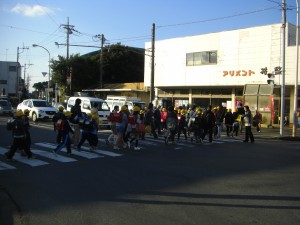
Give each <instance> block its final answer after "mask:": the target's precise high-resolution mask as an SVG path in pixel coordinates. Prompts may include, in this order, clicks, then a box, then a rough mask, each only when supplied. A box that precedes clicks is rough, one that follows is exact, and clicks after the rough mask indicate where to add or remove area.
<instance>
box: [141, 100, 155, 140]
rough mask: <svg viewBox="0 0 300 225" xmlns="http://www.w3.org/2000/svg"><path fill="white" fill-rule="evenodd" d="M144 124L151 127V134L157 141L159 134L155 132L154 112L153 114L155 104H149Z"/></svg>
mask: <svg viewBox="0 0 300 225" xmlns="http://www.w3.org/2000/svg"><path fill="white" fill-rule="evenodd" d="M144 123H145V126H148V125H150V126H151V132H152V134H153V137H154V138H155V139H157V138H158V137H157V134H156V132H155V124H154V112H153V104H152V103H149V105H148V108H147V111H146V113H145V118H144Z"/></svg>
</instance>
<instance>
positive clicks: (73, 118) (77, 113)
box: [70, 98, 82, 146]
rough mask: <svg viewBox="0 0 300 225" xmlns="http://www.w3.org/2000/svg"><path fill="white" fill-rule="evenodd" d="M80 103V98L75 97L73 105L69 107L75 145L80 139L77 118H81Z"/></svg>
mask: <svg viewBox="0 0 300 225" xmlns="http://www.w3.org/2000/svg"><path fill="white" fill-rule="evenodd" d="M80 104H81V99H79V98H77V99H76V100H75V105H74V106H72V108H71V113H72V116H71V118H70V122H71V123H72V124H73V129H74V139H73V144H74V145H75V146H77V145H78V143H79V141H80V129H79V118H82V113H81V105H80Z"/></svg>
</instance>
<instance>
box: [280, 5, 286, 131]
mask: <svg viewBox="0 0 300 225" xmlns="http://www.w3.org/2000/svg"><path fill="white" fill-rule="evenodd" d="M281 21H282V26H281V29H282V32H281V34H282V39H281V40H282V44H281V46H282V73H281V108H280V136H283V128H284V106H285V30H286V1H285V0H282V18H281Z"/></svg>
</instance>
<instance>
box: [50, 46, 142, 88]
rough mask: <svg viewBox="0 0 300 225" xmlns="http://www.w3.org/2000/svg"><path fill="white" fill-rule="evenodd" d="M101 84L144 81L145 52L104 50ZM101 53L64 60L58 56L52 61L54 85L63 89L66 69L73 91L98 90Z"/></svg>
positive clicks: (115, 49) (112, 48)
mask: <svg viewBox="0 0 300 225" xmlns="http://www.w3.org/2000/svg"><path fill="white" fill-rule="evenodd" d="M101 51H103V52H102V56H103V59H102V62H103V65H102V69H103V74H102V79H103V80H102V81H103V83H124V82H143V80H144V49H140V48H132V47H127V46H122V45H121V44H116V45H111V46H109V47H105V48H103V49H102V50H101ZM99 62H100V52H99V51H95V52H91V53H89V54H86V55H83V56H80V55H79V54H75V55H71V56H70V58H69V60H68V61H67V60H66V58H65V57H63V56H58V60H52V61H51V69H52V79H53V83H58V84H59V85H60V86H61V87H62V89H65V87H67V86H68V85H67V74H68V68H70V70H71V71H72V87H71V88H72V91H73V92H74V91H81V90H82V89H88V88H97V86H99V83H100V80H99V79H100V63H99Z"/></svg>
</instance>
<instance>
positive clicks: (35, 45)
mask: <svg viewBox="0 0 300 225" xmlns="http://www.w3.org/2000/svg"><path fill="white" fill-rule="evenodd" d="M32 47H40V48H43V49H45V50H46V51H47V52H48V54H49V61H48V69H49V72H48V91H47V101H48V102H49V99H50V97H49V90H50V52H49V51H48V49H46V48H45V47H43V46H41V45H37V44H33V45H32Z"/></svg>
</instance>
